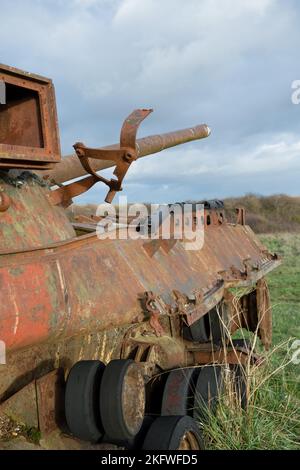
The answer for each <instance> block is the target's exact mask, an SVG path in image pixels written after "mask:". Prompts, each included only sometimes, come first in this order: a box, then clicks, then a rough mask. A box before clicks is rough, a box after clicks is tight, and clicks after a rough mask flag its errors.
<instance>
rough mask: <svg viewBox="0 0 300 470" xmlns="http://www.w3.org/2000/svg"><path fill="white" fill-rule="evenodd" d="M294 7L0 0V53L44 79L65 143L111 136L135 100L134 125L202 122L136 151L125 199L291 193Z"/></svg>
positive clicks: (290, 1)
mask: <svg viewBox="0 0 300 470" xmlns="http://www.w3.org/2000/svg"><path fill="white" fill-rule="evenodd" d="M299 18H300V7H299V4H298V3H297V2H295V1H294V0H286V1H285V2H282V1H279V0H222V2H220V1H219V0H189V2H185V1H182V0H164V1H163V2H162V1H160V0H68V1H62V0H51V1H50V0H43V1H42V0H22V1H21V0H15V1H14V2H10V1H9V0H1V19H2V21H1V30H0V53H1V59H0V60H1V61H2V62H4V63H9V64H11V65H16V66H19V67H21V68H24V69H27V70H30V71H35V72H37V73H41V74H45V75H47V76H51V77H52V78H53V79H54V82H55V85H56V93H57V101H58V111H59V119H60V127H61V139H62V147H63V151H64V153H69V152H70V151H71V149H72V144H73V143H74V142H75V141H77V140H82V141H84V142H86V143H87V144H89V145H98V146H100V145H105V144H109V143H112V142H115V141H117V139H118V135H119V130H120V125H121V123H122V119H123V118H124V117H125V116H126V115H127V114H128V113H129V112H130V111H131V110H132V109H134V108H135V107H140V106H141V107H153V108H154V109H155V113H154V114H153V115H152V116H151V117H150V118H149V119H148V120H147V121H145V123H143V128H142V130H141V135H142V134H143V135H146V134H151V133H157V132H166V131H169V130H172V129H178V128H182V127H187V126H189V125H194V124H198V123H201V122H207V123H208V124H209V125H210V126H211V127H212V130H213V133H212V135H211V137H210V138H209V139H208V140H207V141H201V142H195V143H193V144H190V145H189V146H186V147H182V148H180V149H178V150H177V149H176V150H174V151H173V152H171V151H169V152H165V153H162V154H161V155H160V156H155V157H153V158H151V157H149V158H147V159H146V160H142V161H141V162H138V163H137V164H136V165H135V167H133V168H132V169H131V170H130V172H129V175H128V179H127V183H126V181H125V184H124V187H125V189H124V194H128V195H129V197H130V199H131V200H134V199H139V200H146V199H147V200H149V199H151V198H153V199H155V200H156V201H159V200H165V198H168V200H174V199H176V200H178V199H182V198H191V199H195V198H197V197H198V193H199V197H200V195H201V197H213V196H215V197H219V196H220V197H223V196H226V195H229V194H239V193H240V194H241V193H244V192H247V191H254V192H255V191H256V192H260V193H267V192H287V193H291V194H296V193H297V191H298V189H297V188H298V184H297V174H299V173H298V172H299V164H298V155H299V142H300V134H299V130H300V129H299V117H300V106H295V105H292V103H291V99H290V96H291V83H292V81H293V80H295V79H300V70H299V60H298V50H297V44H299V39H300V31H299V27H298V25H299ZM297 145H298V147H297ZM278 146H279V147H278ZM169 169H171V171H168V170H169ZM254 170H255V171H254ZM279 174H281V178H279V176H278V175H279ZM98 191H99V190H98V189H97V188H95V189H93V190H92V191H91V192H90V193H89V194H88V195H87V196H85V197H84V198H83V200H84V201H92V200H93V201H95V199H97V198H98V196H97V194H98ZM298 193H299V191H298ZM100 194H102V192H101V190H100ZM97 202H98V201H97Z"/></svg>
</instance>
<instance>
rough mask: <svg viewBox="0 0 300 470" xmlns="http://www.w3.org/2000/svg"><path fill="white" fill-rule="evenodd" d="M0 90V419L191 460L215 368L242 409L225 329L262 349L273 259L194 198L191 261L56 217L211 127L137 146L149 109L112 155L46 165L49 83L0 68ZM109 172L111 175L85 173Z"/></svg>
mask: <svg viewBox="0 0 300 470" xmlns="http://www.w3.org/2000/svg"><path fill="white" fill-rule="evenodd" d="M0 84H1V89H2V90H4V94H3V97H2V101H1V104H0V240H1V247H0V292H1V304H0V341H1V345H2V349H3V350H4V348H5V353H6V354H5V356H6V360H5V361H4V360H3V361H2V362H3V363H2V364H1V365H0V413H4V414H5V415H7V416H10V417H11V418H12V419H15V420H17V421H20V422H22V423H25V424H26V425H27V426H30V427H34V428H38V429H39V430H40V432H41V434H42V436H48V435H51V433H53V432H57V433H59V434H60V433H61V435H66V434H68V435H70V442H71V440H72V439H74V440H76V442H78V443H86V442H88V443H93V444H95V445H99V443H101V442H106V443H111V444H114V445H118V446H122V447H129V448H138V449H141V448H142V449H155V450H158V449H162V450H167V449H200V448H202V445H203V444H202V440H201V436H200V431H199V428H198V425H197V421H199V420H201V419H202V418H203V414H204V413H205V412H206V411H205V410H206V408H213V406H214V405H215V404H216V403H217V400H218V396H219V393H220V389H222V374H223V369H224V368H226V367H229V368H231V369H232V370H234V371H235V373H234V377H233V380H235V381H236V384H237V389H238V390H239V393H240V394H241V402H243V403H244V402H245V396H244V395H245V393H246V392H245V390H244V391H243V387H242V385H241V384H242V383H243V370H244V366H245V365H246V364H248V363H251V364H255V363H257V362H258V361H259V360H260V358H259V357H258V356H257V354H256V353H255V352H254V351H253V349H251V347H249V345H248V343H247V342H246V341H244V340H241V339H240V340H232V335H233V333H235V332H236V331H238V330H241V329H246V330H250V331H252V332H255V331H257V334H258V336H259V338H260V340H261V342H262V344H263V345H264V346H265V347H266V348H269V346H270V344H271V329H272V324H271V308H270V300H269V294H268V287H267V283H266V279H265V276H266V275H267V274H268V272H270V271H271V270H272V269H274V268H275V267H276V266H277V265H278V264H279V263H280V260H279V259H278V258H277V256H276V255H274V254H272V253H270V252H268V250H267V249H266V248H265V247H264V246H263V245H262V244H261V242H260V241H259V239H258V238H257V237H256V235H255V234H254V233H253V231H252V230H251V229H250V227H249V226H247V225H246V222H245V213H244V210H243V209H238V210H237V218H236V222H235V223H229V222H228V221H227V220H226V214H225V211H224V205H223V203H222V202H221V201H217V200H216V201H199V203H200V202H201V204H202V206H203V212H202V218H201V220H200V224H199V225H198V226H197V227H196V228H195V230H203V232H204V243H203V246H202V247H201V249H199V250H193V251H189V250H186V249H185V247H184V240H183V239H176V238H175V237H171V238H170V239H163V237H160V236H158V237H156V238H155V239H151V238H150V239H144V238H143V237H140V238H137V239H128V238H127V237H126V233H127V230H128V225H126V223H124V222H123V221H122V220H121V219H119V217H118V216H117V217H116V218H115V220H114V226H115V227H116V230H117V231H118V233H122V234H123V235H124V236H123V237H118V238H117V239H100V238H99V236H98V235H97V230H96V228H97V224H98V223H99V220H100V219H101V217H97V216H95V215H94V214H91V215H90V216H89V215H87V214H82V215H79V216H77V220H73V221H71V220H70V218H69V217H68V214H67V212H66V208H67V207H68V206H69V205H70V204H71V202H72V198H73V197H75V196H78V195H80V194H83V193H84V192H86V191H88V190H89V188H91V187H92V186H93V185H94V184H96V183H98V182H101V183H103V184H105V185H106V186H107V188H108V193H107V196H106V202H107V203H111V202H112V200H113V198H114V196H115V194H116V193H117V192H118V191H120V190H121V189H122V183H123V179H124V177H125V175H126V173H127V171H128V170H129V168H130V166H131V164H134V161H135V160H136V159H137V158H141V157H144V156H146V155H150V154H154V153H157V152H160V151H162V150H163V149H165V148H168V147H172V146H175V145H178V144H183V143H185V142H189V141H192V140H197V139H202V138H206V137H208V136H209V134H210V129H209V128H208V126H206V125H198V126H195V127H192V128H188V129H184V130H181V131H176V132H170V133H167V134H162V135H156V136H150V137H145V138H142V139H137V138H136V134H137V130H138V127H139V125H140V124H141V122H142V121H143V119H145V118H146V117H147V116H148V114H149V113H150V111H151V110H145V109H140V110H136V111H134V112H133V113H132V114H131V115H130V116H129V117H128V118H127V119H126V120H125V121H124V124H123V127H122V130H121V135H120V142H119V143H118V144H116V145H112V146H108V147H104V148H98V149H94V148H89V147H87V146H86V145H84V144H83V143H76V144H75V145H74V148H75V154H74V155H71V156H68V157H65V158H61V153H60V142H59V132H58V123H57V114H56V102H55V95H54V87H53V84H52V81H51V80H49V79H46V78H43V77H40V76H37V75H34V74H31V73H26V72H23V71H20V70H17V69H15V68H12V67H8V66H4V65H1V66H0ZM111 167H115V169H114V178H112V179H107V178H105V177H103V176H102V175H100V173H99V171H100V170H103V169H105V168H111ZM74 179H76V180H75V181H74ZM71 180H72V181H71ZM195 206H196V205H195V204H194V205H193V204H192V209H191V211H192V212H193V211H194V207H195ZM194 215H195V217H196V214H194ZM170 218H171V219H172V213H171V215H170ZM172 220H173V222H174V215H173V219H172ZM162 223H163V222H162ZM174 223H175V222H174ZM146 225H147V227H148V229H149V230H151V226H152V220H151V218H148V219H147V224H146ZM200 225H201V227H200ZM159 227H160V223H158V228H157V227H156V230H158V231H159ZM138 228H139V227H138V226H136V231H137V230H138ZM236 288H238V289H239V291H240V292H242V294H240V295H239V296H237V295H236V294H235V293H234V290H235V289H236ZM4 362H5V363H4ZM80 445H81V444H80ZM82 445H84V444H82Z"/></svg>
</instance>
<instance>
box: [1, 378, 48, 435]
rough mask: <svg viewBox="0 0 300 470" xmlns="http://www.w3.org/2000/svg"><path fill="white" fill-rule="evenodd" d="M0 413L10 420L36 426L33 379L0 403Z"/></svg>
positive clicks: (36, 411)
mask: <svg viewBox="0 0 300 470" xmlns="http://www.w3.org/2000/svg"><path fill="white" fill-rule="evenodd" d="M0 414H4V415H6V416H8V417H9V418H11V419H12V420H14V421H16V422H18V423H22V424H26V425H27V426H29V427H34V428H38V426H39V420H38V409H37V401H36V387H35V381H32V382H30V383H29V384H27V385H26V386H25V387H23V388H22V389H21V390H19V391H18V392H17V393H15V394H14V395H12V396H11V397H10V398H8V399H7V400H6V401H5V402H4V403H2V404H0Z"/></svg>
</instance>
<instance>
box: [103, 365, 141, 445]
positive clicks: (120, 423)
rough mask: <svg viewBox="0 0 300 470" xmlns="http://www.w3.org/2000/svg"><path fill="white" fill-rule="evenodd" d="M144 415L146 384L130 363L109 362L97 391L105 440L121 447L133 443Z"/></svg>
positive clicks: (136, 368)
mask: <svg viewBox="0 0 300 470" xmlns="http://www.w3.org/2000/svg"><path fill="white" fill-rule="evenodd" d="M130 370H131V371H133V372H132V373H133V377H131V379H132V380H130V377H129V382H130V383H129V388H127V391H126V380H127V379H126V377H128V376H129V374H130ZM134 374H135V376H134ZM135 381H137V382H136V383H134V382H135ZM127 383H128V381H127ZM124 399H125V402H124ZM144 412H145V384H144V381H143V377H142V375H141V373H140V370H139V368H138V365H137V364H136V363H135V362H134V361H133V360H131V359H126V360H125V359H116V360H113V361H111V362H110V363H109V364H108V365H107V366H106V368H105V371H104V374H103V378H102V382H101V389H100V413H101V419H102V423H103V428H104V431H105V434H106V436H107V437H108V438H111V439H113V441H119V442H124V443H126V442H127V441H130V440H132V439H133V438H134V437H135V436H136V435H137V433H138V432H139V430H140V428H141V426H142V423H143V419H144Z"/></svg>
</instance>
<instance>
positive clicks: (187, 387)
mask: <svg viewBox="0 0 300 470" xmlns="http://www.w3.org/2000/svg"><path fill="white" fill-rule="evenodd" d="M196 372H197V370H196V369H194V368H192V367H186V368H183V369H176V370H171V372H170V373H169V375H168V378H167V381H166V384H165V387H164V391H163V398H162V406H161V415H162V416H184V415H187V414H189V412H190V411H191V409H192V406H193V395H194V391H193V390H194V387H195V381H194V380H193V378H194V377H195V373H196Z"/></svg>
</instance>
